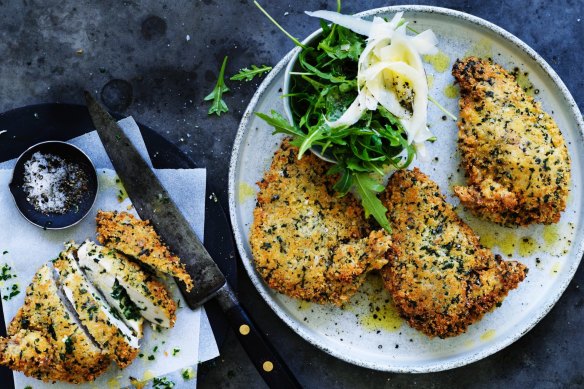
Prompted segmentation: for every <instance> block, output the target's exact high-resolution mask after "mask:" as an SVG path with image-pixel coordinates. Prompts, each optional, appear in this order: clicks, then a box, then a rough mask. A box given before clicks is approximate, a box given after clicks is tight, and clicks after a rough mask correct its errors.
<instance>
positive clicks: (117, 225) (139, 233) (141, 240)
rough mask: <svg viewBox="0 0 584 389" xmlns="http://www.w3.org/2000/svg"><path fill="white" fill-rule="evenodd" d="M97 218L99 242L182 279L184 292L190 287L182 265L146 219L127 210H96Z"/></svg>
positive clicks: (189, 278) (191, 284)
mask: <svg viewBox="0 0 584 389" xmlns="http://www.w3.org/2000/svg"><path fill="white" fill-rule="evenodd" d="M96 221H97V240H98V241H99V242H100V243H101V244H103V245H105V246H107V247H109V248H112V249H115V250H118V251H120V252H122V253H124V254H126V255H128V256H130V257H132V258H135V259H136V260H138V261H140V262H142V263H144V264H146V265H148V266H150V267H152V268H153V269H154V270H156V271H159V272H161V273H164V274H169V275H171V276H173V277H175V278H177V279H179V280H181V281H182V282H183V283H184V284H185V285H186V288H187V291H190V290H191V289H192V288H193V280H192V279H191V276H190V275H189V274H188V273H187V272H186V270H185V265H184V264H183V263H181V262H180V259H179V258H178V257H177V256H175V255H173V254H172V253H171V252H170V250H169V249H168V248H167V247H166V246H165V245H164V244H163V243H162V242H161V240H160V237H159V236H158V234H157V233H156V231H154V228H152V226H151V225H150V223H149V222H148V221H147V220H146V221H143V220H139V219H137V218H135V217H134V216H133V215H131V214H129V213H127V212H105V211H98V212H97V216H96Z"/></svg>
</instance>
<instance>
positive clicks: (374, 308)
mask: <svg viewBox="0 0 584 389" xmlns="http://www.w3.org/2000/svg"><path fill="white" fill-rule="evenodd" d="M366 284H367V285H364V286H365V288H366V289H367V294H366V300H365V301H367V300H368V301H369V304H368V306H364V307H363V308H364V309H360V316H359V322H360V324H361V325H362V326H363V327H364V328H366V329H368V330H371V331H378V330H385V331H388V332H395V331H397V330H398V329H399V328H400V327H401V325H402V324H403V322H404V320H403V319H402V318H401V317H400V316H399V314H398V312H397V308H396V307H395V305H394V303H393V300H392V298H391V295H390V294H389V292H388V291H387V290H386V289H385V288H384V287H383V280H382V279H381V277H380V276H379V275H377V274H371V273H370V274H368V275H367V282H366Z"/></svg>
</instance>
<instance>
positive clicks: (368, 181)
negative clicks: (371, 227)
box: [353, 173, 391, 234]
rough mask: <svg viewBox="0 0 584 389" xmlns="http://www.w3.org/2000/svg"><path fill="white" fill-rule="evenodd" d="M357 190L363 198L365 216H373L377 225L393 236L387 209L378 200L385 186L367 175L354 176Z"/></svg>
mask: <svg viewBox="0 0 584 389" xmlns="http://www.w3.org/2000/svg"><path fill="white" fill-rule="evenodd" d="M353 182H354V183H355V189H356V190H357V193H358V194H359V196H360V197H361V204H362V205H363V209H364V210H365V216H366V217H369V215H372V216H373V217H374V218H375V220H377V223H379V225H380V226H381V227H383V228H384V229H385V230H386V231H387V232H388V233H390V234H391V226H390V225H389V221H388V220H387V208H385V207H384V206H383V203H382V202H381V200H379V198H377V195H376V194H377V193H379V192H382V191H383V189H384V188H383V185H381V184H379V183H378V182H377V181H375V180H374V179H373V178H371V177H369V175H368V174H366V173H358V174H353Z"/></svg>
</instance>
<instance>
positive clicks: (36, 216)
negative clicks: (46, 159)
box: [9, 141, 98, 230]
mask: <svg viewBox="0 0 584 389" xmlns="http://www.w3.org/2000/svg"><path fill="white" fill-rule="evenodd" d="M36 152H40V153H42V154H52V155H54V156H57V157H60V158H62V159H63V160H64V161H65V162H67V163H72V164H75V165H77V166H79V168H80V169H81V170H82V171H83V172H84V173H85V176H86V178H87V188H86V190H85V191H84V193H83V195H82V196H81V198H80V200H79V201H78V202H76V203H75V204H74V205H73V206H70V207H69V208H68V209H67V210H66V211H65V212H64V213H43V212H41V211H39V210H37V209H35V207H34V205H33V204H31V203H30V202H29V200H28V199H27V193H26V190H25V189H24V177H25V164H26V162H27V161H29V160H30V159H31V158H32V156H33V154H34V153H36ZM9 187H10V192H11V193H12V197H13V198H14V202H15V204H16V207H17V208H18V210H19V211H20V213H21V214H22V216H24V217H25V218H26V219H27V220H28V221H29V222H31V223H32V224H34V225H36V226H38V227H41V228H43V229H46V230H60V229H64V228H67V227H71V226H73V225H75V224H77V223H79V222H80V221H81V220H82V219H83V218H84V217H85V216H87V214H88V213H89V211H90V210H91V208H92V207H93V204H94V203H95V199H96V197H97V190H98V181H97V173H96V171H95V167H94V166H93V163H92V162H91V160H90V159H89V157H88V156H87V155H86V154H85V153H84V152H83V151H82V150H81V149H79V148H78V147H76V146H73V145H72V144H70V143H67V142H61V141H47V142H41V143H37V144H36V145H34V146H32V147H30V148H29V149H28V150H26V151H25V152H24V153H22V154H21V155H20V157H18V160H17V161H16V165H15V166H14V170H13V173H12V181H11V182H10V184H9Z"/></svg>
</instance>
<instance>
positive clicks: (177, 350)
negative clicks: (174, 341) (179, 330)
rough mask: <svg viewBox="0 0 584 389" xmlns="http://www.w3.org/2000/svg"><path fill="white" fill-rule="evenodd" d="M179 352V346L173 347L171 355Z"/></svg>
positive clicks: (174, 355)
mask: <svg viewBox="0 0 584 389" xmlns="http://www.w3.org/2000/svg"><path fill="white" fill-rule="evenodd" d="M179 352H180V348H175V349H173V350H172V356H173V357H176V354H178V353H179Z"/></svg>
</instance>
